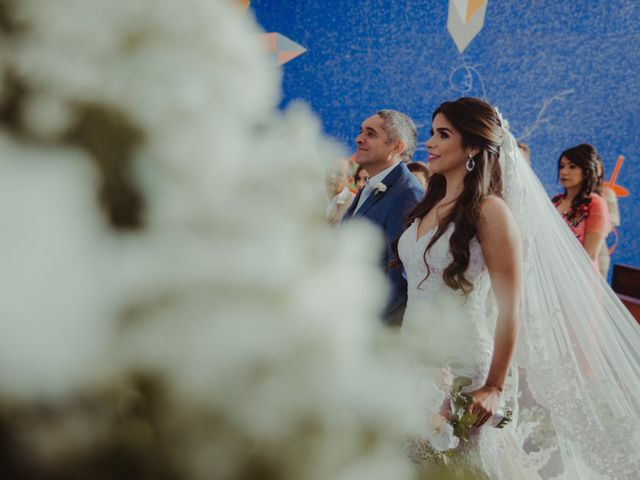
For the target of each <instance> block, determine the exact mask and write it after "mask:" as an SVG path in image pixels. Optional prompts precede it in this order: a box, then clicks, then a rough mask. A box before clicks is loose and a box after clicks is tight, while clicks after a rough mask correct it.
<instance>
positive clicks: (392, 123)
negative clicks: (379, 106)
mask: <svg viewBox="0 0 640 480" xmlns="http://www.w3.org/2000/svg"><path fill="white" fill-rule="evenodd" d="M376 115H379V116H380V117H381V118H382V120H384V122H383V124H382V128H383V129H384V131H385V132H386V133H387V135H389V140H391V141H392V142H397V141H398V140H402V141H403V142H404V143H405V145H406V148H405V149H404V152H402V154H401V158H402V161H403V162H410V161H411V160H413V154H414V153H416V145H417V143H418V129H417V128H416V124H415V123H413V120H411V117H409V116H408V115H405V114H404V113H400V112H398V111H397V110H380V111H379V112H376Z"/></svg>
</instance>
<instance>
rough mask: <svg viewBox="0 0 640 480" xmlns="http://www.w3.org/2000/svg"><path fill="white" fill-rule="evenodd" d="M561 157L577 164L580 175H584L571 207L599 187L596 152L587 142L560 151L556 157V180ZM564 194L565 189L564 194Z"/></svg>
mask: <svg viewBox="0 0 640 480" xmlns="http://www.w3.org/2000/svg"><path fill="white" fill-rule="evenodd" d="M563 157H565V158H566V159H567V160H569V161H570V162H571V163H573V164H574V165H577V166H578V167H579V168H580V170H582V175H583V176H584V180H583V181H582V186H581V187H580V190H579V191H578V194H577V195H576V196H575V198H574V199H573V202H572V207H576V206H577V205H578V204H580V203H581V202H582V201H583V200H584V199H585V198H587V197H588V196H589V195H591V193H592V192H595V191H596V190H597V189H599V184H600V179H599V178H598V159H599V157H598V152H597V151H596V149H595V148H594V147H593V145H589V144H588V143H582V144H580V145H576V146H575V147H571V148H569V149H567V150H565V151H564V152H562V153H561V154H560V156H559V157H558V180H559V179H560V161H561V160H562V158H563ZM566 194H567V190H566V189H565V191H564V195H566Z"/></svg>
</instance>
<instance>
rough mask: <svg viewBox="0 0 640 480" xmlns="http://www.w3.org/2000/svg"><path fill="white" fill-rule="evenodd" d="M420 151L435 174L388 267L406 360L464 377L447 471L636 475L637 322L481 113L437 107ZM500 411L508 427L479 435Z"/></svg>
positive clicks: (430, 451) (466, 104)
mask: <svg viewBox="0 0 640 480" xmlns="http://www.w3.org/2000/svg"><path fill="white" fill-rule="evenodd" d="M427 148H428V149H429V161H430V166H431V170H432V171H433V173H434V175H433V176H432V177H431V179H430V181H429V186H428V188H427V194H426V196H425V198H424V199H423V200H422V202H421V203H420V204H419V205H418V206H417V207H416V208H415V209H414V210H413V211H412V212H411V213H410V214H409V218H408V222H407V225H408V228H407V229H406V230H405V232H404V233H403V234H402V236H401V237H400V239H399V241H398V243H397V258H399V261H400V262H401V263H402V264H403V266H404V268H405V270H406V273H407V281H408V303H407V310H406V312H405V317H404V323H403V327H402V333H403V336H404V337H405V338H406V339H407V341H408V342H409V345H410V346H411V351H412V354H413V355H414V359H415V362H416V363H417V364H419V365H423V366H424V367H429V368H430V369H433V368H436V369H439V371H441V372H442V371H444V372H447V374H448V375H450V376H451V377H458V376H465V377H468V378H469V379H470V380H471V384H470V385H469V386H468V387H467V388H465V389H464V390H465V391H466V392H467V393H468V394H469V396H470V400H471V403H470V405H469V406H468V407H467V411H469V412H470V413H472V414H473V415H475V418H477V420H476V421H475V424H474V425H473V427H471V435H470V437H469V439H468V441H465V442H460V444H459V445H458V446H456V447H455V448H452V449H451V450H450V451H449V454H450V455H448V459H449V460H448V461H447V467H446V472H447V474H448V475H451V476H452V478H463V479H492V480H494V479H509V480H510V479H517V478H533V479H535V478H563V479H592V478H593V479H601V478H602V479H604V478H611V479H614V478H615V479H623V478H625V479H627V478H634V475H636V473H637V471H638V469H639V463H640V462H639V454H640V436H639V435H638V433H637V432H638V426H639V417H640V415H639V413H640V405H639V396H638V395H639V394H640V361H639V355H640V333H639V330H638V328H637V325H636V324H635V321H634V320H633V319H632V318H631V316H630V315H629V314H628V313H627V312H626V310H625V309H624V307H623V306H622V305H621V304H620V302H619V301H618V300H617V298H616V297H615V294H613V292H611V290H610V289H609V288H608V286H607V285H606V284H605V283H604V282H603V281H602V280H601V279H600V278H599V277H598V276H597V275H596V274H595V271H594V270H593V269H592V268H591V264H590V261H589V259H588V257H587V256H586V255H585V254H584V252H583V251H582V249H581V248H580V245H579V244H578V243H577V241H576V240H575V238H574V237H573V235H571V232H570V231H569V229H568V228H567V227H566V226H565V225H564V223H563V222H562V219H561V218H560V217H559V216H558V215H557V214H556V212H555V211H554V209H553V206H552V205H551V204H550V202H549V201H548V198H547V196H546V193H545V192H544V189H543V188H542V186H541V185H540V184H539V182H538V180H537V178H536V177H535V175H534V174H533V172H532V171H531V169H530V167H529V166H528V164H527V163H526V161H525V160H524V159H523V158H522V156H521V154H520V153H519V150H518V148H517V145H516V142H515V139H514V138H513V136H512V135H511V134H510V133H509V132H508V125H507V124H506V122H505V121H504V120H502V119H501V117H500V116H499V114H498V112H497V111H496V110H495V109H494V108H493V107H492V106H490V105H488V104H487V103H485V102H483V101H481V100H478V99H474V98H461V99H459V100H457V101H455V102H445V103H443V104H442V105H440V107H438V109H437V110H436V111H435V112H434V114H433V117H432V137H431V138H430V140H429V141H428V142H427ZM425 371H426V370H425ZM518 373H520V375H518ZM506 406H509V407H511V408H513V410H514V412H516V414H515V415H514V422H513V424H512V425H510V426H508V427H507V428H506V429H504V430H499V429H496V428H492V427H491V426H489V423H488V420H489V419H490V418H491V417H492V416H493V415H494V413H496V412H498V410H499V409H501V408H503V407H506ZM438 407H439V406H438ZM518 413H519V414H520V418H519V419H518ZM443 415H446V413H443ZM407 448H408V450H409V453H410V456H411V457H412V459H413V460H414V461H416V462H418V463H420V464H421V465H422V466H423V467H424V468H427V469H428V468H430V467H433V466H434V464H437V463H438V462H435V459H437V458H441V457H437V456H434V453H437V449H435V448H434V445H432V444H430V443H429V441H428V440H426V439H425V438H420V437H414V438H413V439H412V440H411V442H410V444H409V445H408V447H407Z"/></svg>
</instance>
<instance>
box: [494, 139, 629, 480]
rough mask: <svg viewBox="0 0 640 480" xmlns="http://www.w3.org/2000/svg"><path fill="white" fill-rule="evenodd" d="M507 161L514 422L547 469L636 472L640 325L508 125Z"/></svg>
mask: <svg viewBox="0 0 640 480" xmlns="http://www.w3.org/2000/svg"><path fill="white" fill-rule="evenodd" d="M500 164H501V167H502V171H503V179H504V199H505V201H506V202H507V204H508V205H509V207H510V209H511V211H512V213H513V216H514V217H515V220H516V222H517V224H518V226H519V228H520V230H521V235H522V238H523V242H524V256H525V262H524V264H525V271H524V286H525V287H524V288H525V292H524V305H523V313H524V314H523V322H522V327H521V331H520V340H519V344H518V348H517V357H516V363H517V365H518V367H519V369H520V371H521V372H522V373H523V374H524V375H521V378H522V377H524V380H525V381H524V384H525V385H524V386H522V385H521V388H520V395H519V398H518V402H519V405H520V419H519V421H518V425H516V426H517V431H519V432H520V433H522V436H523V437H526V438H524V439H523V443H524V447H525V450H526V451H527V452H528V453H529V454H530V456H531V457H536V455H537V457H538V459H540V458H543V459H544V460H543V461H542V464H539V465H538V468H540V469H541V470H540V471H541V472H542V473H543V477H545V478H566V479H591V478H611V479H630V478H637V477H636V476H637V475H638V472H640V433H638V432H639V426H640V328H639V326H638V325H637V324H636V322H635V320H634V319H633V317H632V316H631V315H630V314H629V312H628V311H627V310H626V308H625V307H624V306H623V305H622V303H621V302H620V301H619V299H618V298H617V296H616V295H615V293H614V292H613V291H612V290H611V288H610V287H609V286H608V285H607V284H606V282H605V281H604V280H603V279H602V277H601V276H600V274H599V273H598V272H596V270H595V269H594V267H593V266H592V263H591V261H590V259H589V257H588V255H587V254H586V252H585V251H584V249H583V248H582V246H581V245H580V244H579V243H578V241H577V239H576V238H575V236H574V235H573V233H572V232H571V230H570V229H569V228H568V227H567V225H566V224H565V223H564V221H563V220H562V218H561V217H560V215H558V213H557V212H556V211H555V208H554V207H553V205H552V204H551V202H550V200H549V197H548V196H547V194H546V192H545V190H544V188H543V187H542V185H541V184H540V182H539V181H538V178H537V177H536V175H535V174H534V172H533V171H532V170H531V168H530V166H529V165H528V164H527V162H526V161H525V159H524V157H523V156H522V154H521V153H520V151H519V149H518V147H517V144H516V141H515V139H514V137H513V135H512V134H511V133H510V132H509V131H508V128H507V129H505V135H504V140H503V144H502V148H501V154H500ZM527 410H529V414H527ZM532 412H533V414H532ZM543 451H545V453H546V454H543Z"/></svg>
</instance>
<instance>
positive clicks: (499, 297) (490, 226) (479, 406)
mask: <svg viewBox="0 0 640 480" xmlns="http://www.w3.org/2000/svg"><path fill="white" fill-rule="evenodd" d="M478 239H479V240H480V244H481V245H482V253H483V254H484V258H485V262H486V264H487V268H488V270H489V276H490V277H491V288H492V290H493V294H494V296H495V299H496V302H497V304H498V320H497V324H496V332H495V340H494V350H493V358H492V360H491V367H490V369H489V374H488V375H487V380H486V382H485V385H484V386H483V387H482V388H480V389H478V390H476V391H475V392H471V395H472V396H473V398H474V403H473V404H472V405H471V407H470V408H469V410H470V411H471V412H473V413H475V414H476V415H477V416H478V422H477V423H476V425H477V426H480V425H482V424H484V423H485V422H486V421H487V420H489V418H491V416H492V415H493V414H494V413H495V411H496V410H497V409H498V408H499V407H500V406H501V405H500V396H501V393H502V387H503V386H504V382H505V380H506V378H507V374H508V372H509V365H510V364H511V358H512V356H513V352H514V350H515V346H516V340H517V337H518V328H519V326H520V305H521V300H522V246H521V241H520V233H519V231H518V227H517V226H516V224H515V222H514V220H513V217H512V216H511V212H510V210H509V208H508V207H507V205H506V204H505V203H504V201H503V200H501V199H499V198H497V197H489V198H487V199H485V200H484V201H483V202H482V205H481V208H480V223H479V226H478Z"/></svg>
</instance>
